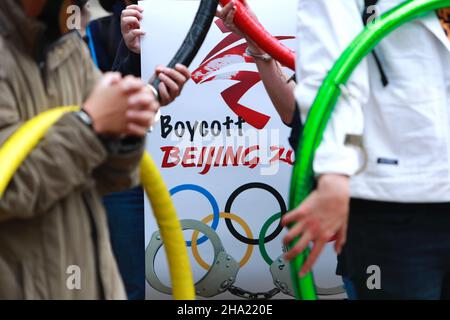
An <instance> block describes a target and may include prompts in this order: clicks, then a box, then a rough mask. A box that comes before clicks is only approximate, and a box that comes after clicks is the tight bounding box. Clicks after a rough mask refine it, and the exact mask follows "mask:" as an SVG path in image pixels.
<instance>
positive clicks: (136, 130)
mask: <svg viewBox="0 0 450 320" xmlns="http://www.w3.org/2000/svg"><path fill="white" fill-rule="evenodd" d="M147 131H148V128H147V127H141V126H139V125H137V124H135V123H129V124H128V125H127V132H126V133H127V135H130V136H135V137H145V136H146V135H147Z"/></svg>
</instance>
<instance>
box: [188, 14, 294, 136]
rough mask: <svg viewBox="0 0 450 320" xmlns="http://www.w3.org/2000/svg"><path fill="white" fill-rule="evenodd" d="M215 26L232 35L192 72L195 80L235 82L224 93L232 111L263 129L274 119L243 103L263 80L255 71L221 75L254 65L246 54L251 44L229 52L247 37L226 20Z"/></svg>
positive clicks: (257, 127) (245, 44)
mask: <svg viewBox="0 0 450 320" xmlns="http://www.w3.org/2000/svg"><path fill="white" fill-rule="evenodd" d="M215 24H216V25H217V27H218V28H219V29H220V30H221V31H222V33H230V34H229V35H227V36H226V37H225V38H224V39H223V40H222V41H221V42H220V43H219V44H218V45H217V46H216V47H215V48H214V49H212V50H211V52H210V53H209V54H208V55H207V56H206V58H205V59H204V60H203V61H202V63H201V65H200V67H198V68H197V69H196V70H195V71H194V72H193V73H192V79H193V80H194V82H195V83H197V84H202V83H205V82H209V81H215V80H235V81H237V83H236V84H234V85H232V86H231V87H229V88H227V89H226V90H224V91H223V92H222V93H221V96H222V98H223V100H224V101H225V103H226V104H227V105H228V107H230V109H231V110H232V111H233V112H234V113H235V114H236V115H237V116H239V117H241V118H242V119H244V120H245V121H246V122H247V123H248V124H249V125H251V126H253V127H254V128H256V129H263V128H265V126H266V125H267V123H268V122H269V120H270V116H268V115H266V114H263V113H261V112H258V111H256V110H254V109H252V108H250V107H247V106H244V105H242V104H240V103H239V101H240V100H241V98H242V97H243V96H244V95H245V94H246V93H247V92H248V91H249V90H250V89H251V88H253V87H254V86H255V85H256V84H257V83H258V82H260V81H261V77H260V76H259V73H258V72H255V71H243V70H238V71H231V72H224V73H217V71H220V70H221V69H223V68H225V67H228V66H231V65H236V64H240V63H254V61H253V59H251V58H250V57H247V56H246V55H245V50H246V49H247V43H242V44H237V45H235V46H232V47H231V48H229V49H226V50H224V49H225V48H227V47H229V46H231V45H233V44H235V43H236V42H239V41H240V40H242V39H243V38H242V37H241V36H239V35H237V34H234V33H232V32H231V31H230V30H229V29H228V28H227V27H225V25H224V24H223V22H222V20H220V19H218V20H216V22H215ZM294 38H295V37H292V36H291V37H288V36H284V37H277V39H279V40H287V39H294Z"/></svg>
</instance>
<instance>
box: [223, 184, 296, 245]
mask: <svg viewBox="0 0 450 320" xmlns="http://www.w3.org/2000/svg"><path fill="white" fill-rule="evenodd" d="M250 189H262V190H266V191H268V192H270V193H271V194H272V195H273V196H274V197H275V199H277V201H278V203H279V205H280V211H281V213H285V212H287V207H286V203H285V202H284V199H283V197H282V196H281V194H280V193H279V192H278V191H277V190H275V188H273V187H271V186H269V185H267V184H265V183H259V182H254V183H249V184H246V185H243V186H242V187H239V188H238V189H236V191H234V192H233V193H232V194H231V196H230V198H228V201H227V204H226V205H225V212H232V211H231V206H232V205H233V202H234V200H236V198H237V197H238V196H239V195H240V194H241V193H242V192H244V191H247V190H250ZM225 223H226V225H227V228H228V230H230V233H231V234H232V235H233V237H235V238H236V239H237V240H239V241H241V242H243V243H246V244H249V245H254V246H257V245H258V244H259V240H258V239H249V238H247V237H245V236H243V235H241V234H240V233H239V232H238V231H237V230H236V229H235V228H234V226H233V222H232V221H231V219H225ZM281 231H283V226H282V225H281V220H280V223H279V224H278V227H277V228H276V229H275V231H274V232H272V234H270V235H268V236H267V237H265V238H264V243H268V242H270V241H272V240H274V239H275V238H276V237H278V235H279V234H280V233H281Z"/></svg>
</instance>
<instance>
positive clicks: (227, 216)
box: [191, 212, 253, 270]
mask: <svg viewBox="0 0 450 320" xmlns="http://www.w3.org/2000/svg"><path fill="white" fill-rule="evenodd" d="M220 218H222V219H231V220H234V221H236V222H237V223H239V224H240V225H241V227H242V229H244V231H245V234H246V235H247V237H248V238H250V239H252V238H253V234H252V231H251V230H250V227H249V226H248V224H247V223H246V222H245V221H244V220H243V219H242V218H240V217H238V216H237V215H235V214H232V213H226V212H221V213H220ZM212 219H214V215H209V216H207V217H206V218H204V219H203V220H202V222H203V223H208V222H210V221H211V220H212ZM199 235H200V231H194V233H193V234H192V241H191V243H192V245H191V248H192V255H193V256H194V258H195V260H196V261H197V262H198V264H199V265H200V266H201V267H202V268H203V269H205V270H209V269H210V268H211V266H210V265H209V264H208V263H207V262H206V261H205V260H203V259H202V257H200V253H199V252H198V245H197V239H198V236H199ZM252 253H253V246H252V245H250V244H249V245H247V250H246V251H245V255H244V257H243V258H242V260H241V262H239V266H240V267H241V268H242V267H243V266H245V265H246V264H247V263H248V261H249V260H250V257H251V256H252Z"/></svg>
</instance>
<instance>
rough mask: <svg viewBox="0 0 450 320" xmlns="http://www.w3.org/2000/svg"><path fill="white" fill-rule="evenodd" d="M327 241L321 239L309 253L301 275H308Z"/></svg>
mask: <svg viewBox="0 0 450 320" xmlns="http://www.w3.org/2000/svg"><path fill="white" fill-rule="evenodd" d="M326 243H327V242H326V241H323V240H321V241H318V242H316V243H315V244H314V246H313V248H312V250H311V252H310V253H309V255H308V259H306V262H305V263H304V264H303V267H302V269H301V270H300V277H304V276H306V275H307V274H308V273H309V272H310V271H311V269H312V267H313V266H314V264H315V263H316V261H317V259H318V258H319V256H320V254H321V253H322V251H323V248H324V247H325V245H326Z"/></svg>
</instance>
